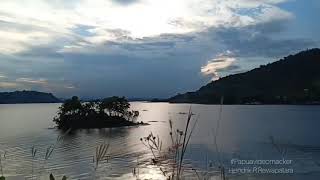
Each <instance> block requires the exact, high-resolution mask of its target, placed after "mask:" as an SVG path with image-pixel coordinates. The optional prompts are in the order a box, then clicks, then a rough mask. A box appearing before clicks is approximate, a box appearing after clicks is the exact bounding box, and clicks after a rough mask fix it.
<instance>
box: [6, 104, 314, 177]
mask: <svg viewBox="0 0 320 180" xmlns="http://www.w3.org/2000/svg"><path fill="white" fill-rule="evenodd" d="M131 105H132V109H134V110H139V111H140V116H139V118H138V121H143V122H146V123H149V124H150V125H147V126H139V127H126V128H113V129H100V130H97V129H92V130H77V131H74V132H71V133H70V134H67V135H64V136H63V138H62V139H61V140H60V141H58V142H57V138H58V137H59V136H62V135H63V134H64V133H63V132H60V131H59V130H56V129H54V128H52V127H54V123H53V122H52V119H53V117H54V116H55V114H56V112H57V110H58V107H59V106H60V104H12V105H0V152H1V154H4V152H6V157H5V158H3V159H2V167H3V173H4V175H5V176H6V177H11V179H25V178H27V179H39V178H41V179H48V175H49V174H50V173H53V174H54V175H55V176H57V177H62V175H66V176H68V177H69V179H94V178H96V179H137V176H139V177H138V178H140V179H165V177H164V176H163V175H162V172H161V171H160V168H159V167H158V166H155V165H153V164H152V163H151V157H152V153H151V152H150V151H149V150H148V149H147V148H146V147H145V146H144V145H143V144H142V143H141V141H140V138H142V137H146V136H148V134H150V132H152V133H153V134H155V135H159V137H160V138H161V139H162V141H163V144H164V147H166V145H167V144H169V142H170V139H169V132H170V130H169V123H168V120H169V119H171V120H172V121H173V125H174V127H175V128H178V129H180V130H183V129H184V125H185V122H186V119H187V114H186V113H187V112H188V110H189V108H190V107H191V109H192V112H193V113H194V116H193V121H192V122H195V120H196V119H198V121H197V124H196V126H195V129H194V132H193V134H192V137H191V141H190V144H189V146H188V149H187V152H186V159H185V163H186V165H185V166H186V167H185V174H186V175H185V179H197V176H199V177H200V178H203V177H207V178H208V179H219V177H220V174H219V173H218V172H219V166H223V167H224V168H225V173H226V175H227V177H228V178H229V179H236V180H242V179H259V180H260V179H281V180H283V179H285V180H286V179H288V180H289V179H290V180H295V179H296V180H300V179H308V180H309V179H315V180H318V179H319V178H320V133H319V128H320V106H286V105H268V106H264V105H258V106H256V105H224V106H222V107H221V106H220V105H196V104H193V105H190V104H168V103H145V102H132V103H131ZM220 110H221V114H220V116H221V119H220V120H219V112H220ZM215 137H216V142H217V143H215V140H214V139H215ZM103 143H106V144H110V152H109V153H110V156H111V157H110V159H109V160H108V161H107V160H105V161H103V162H102V163H101V164H100V165H99V167H98V168H97V169H96V170H94V163H93V157H94V154H95V151H96V147H97V146H98V145H99V144H103ZM53 144H56V145H55V149H54V150H53V152H52V155H51V156H50V158H49V159H48V160H44V157H45V152H46V149H47V148H48V147H50V145H53ZM215 144H217V145H215ZM32 147H34V148H35V149H37V153H36V156H35V157H34V158H32V155H31V149H32ZM250 160H254V163H255V164H250V162H251V163H252V161H250ZM256 160H259V161H256ZM268 160H269V161H268ZM270 160H287V161H288V162H290V163H286V164H280V165H279V164H277V165H274V164H268V163H270ZM253 168H256V169H257V168H258V169H260V170H259V171H258V172H250V170H252V169H253ZM262 169H265V170H266V171H267V172H266V171H262ZM279 169H282V171H281V172H280V171H279ZM269 170H275V171H269ZM283 170H284V171H285V172H283ZM133 171H136V172H135V173H133ZM196 174H198V175H196ZM32 176H34V178H32ZM9 179H10V178H9ZM59 179H61V178H59Z"/></svg>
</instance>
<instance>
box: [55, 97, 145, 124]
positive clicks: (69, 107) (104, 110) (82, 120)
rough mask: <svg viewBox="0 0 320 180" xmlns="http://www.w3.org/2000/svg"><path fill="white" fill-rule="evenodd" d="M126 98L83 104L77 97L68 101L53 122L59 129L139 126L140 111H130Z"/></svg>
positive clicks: (60, 108) (106, 99)
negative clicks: (137, 120) (137, 121)
mask: <svg viewBox="0 0 320 180" xmlns="http://www.w3.org/2000/svg"><path fill="white" fill-rule="evenodd" d="M129 109H130V103H129V102H128V100H127V99H126V98H125V97H117V96H113V97H109V98H105V99H103V100H102V101H94V102H81V101H80V99H79V98H78V97H76V96H73V97H72V98H71V99H68V100H66V101H65V102H64V103H63V104H62V105H61V106H60V107H59V111H58V113H57V116H56V117H54V119H53V121H54V122H55V123H56V124H57V126H58V128H59V129H70V128H74V129H79V128H106V127H119V126H132V125H137V124H139V123H136V122H135V120H136V118H137V117H138V116H139V111H133V110H132V111H130V110H129Z"/></svg>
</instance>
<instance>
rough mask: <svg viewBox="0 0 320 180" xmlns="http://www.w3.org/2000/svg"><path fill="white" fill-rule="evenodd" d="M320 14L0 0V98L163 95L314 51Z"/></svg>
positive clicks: (274, 3)
mask: <svg viewBox="0 0 320 180" xmlns="http://www.w3.org/2000/svg"><path fill="white" fill-rule="evenodd" d="M319 17H320V1H319V0H308V1H306V0H158V1H157V0H28V1H26V0H1V1H0V41H1V43H0V63H1V65H0V91H15V90H36V91H44V92H51V93H53V94H55V95H56V96H58V97H63V98H67V97H70V96H72V95H77V96H80V97H82V98H101V97H108V96H113V95H118V96H127V97H131V98H133V97H141V98H151V97H158V98H166V97H170V96H173V95H175V94H177V93H183V92H187V91H194V90H197V89H198V88H200V87H201V86H202V85H205V84H206V83H208V82H210V81H212V80H217V79H218V78H219V77H223V76H227V75H230V74H235V73H239V72H245V71H247V70H250V69H252V68H255V67H259V66H260V65H262V64H267V63H270V62H273V61H276V60H278V59H280V58H282V57H284V56H287V55H289V54H293V53H296V52H299V51H301V50H305V49H308V48H317V47H320V36H319V34H318V33H319V32H320V23H317V21H318V19H319ZM297 73H299V72H297Z"/></svg>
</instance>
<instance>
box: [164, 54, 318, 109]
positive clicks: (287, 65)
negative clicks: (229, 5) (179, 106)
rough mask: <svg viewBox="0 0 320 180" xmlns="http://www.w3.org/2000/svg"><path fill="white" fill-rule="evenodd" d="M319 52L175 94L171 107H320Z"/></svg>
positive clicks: (287, 59) (292, 56) (282, 60)
mask: <svg viewBox="0 0 320 180" xmlns="http://www.w3.org/2000/svg"><path fill="white" fill-rule="evenodd" d="M319 69H320V49H310V50H306V51H302V52H300V53H298V54H296V55H290V56H288V57H285V58H283V59H281V60H279V61H276V62H273V63H270V64H267V65H262V66H260V67H259V68H256V69H253V70H251V71H248V72H245V73H239V74H234V75H229V76H226V77H223V78H220V79H219V80H216V81H213V82H211V83H209V84H207V85H205V86H203V87H201V88H200V89H199V90H198V91H195V92H189V93H185V94H178V95H177V96H175V97H172V98H170V99H169V101H170V102H174V103H204V104H219V103H220V99H221V97H222V96H223V97H224V103H226V104H320V71H319Z"/></svg>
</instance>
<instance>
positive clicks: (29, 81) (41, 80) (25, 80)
mask: <svg viewBox="0 0 320 180" xmlns="http://www.w3.org/2000/svg"><path fill="white" fill-rule="evenodd" d="M16 82H20V83H27V84H48V81H47V79H44V78H39V79H32V78H18V79H16Z"/></svg>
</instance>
